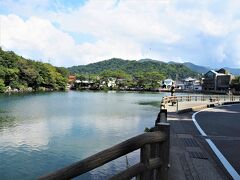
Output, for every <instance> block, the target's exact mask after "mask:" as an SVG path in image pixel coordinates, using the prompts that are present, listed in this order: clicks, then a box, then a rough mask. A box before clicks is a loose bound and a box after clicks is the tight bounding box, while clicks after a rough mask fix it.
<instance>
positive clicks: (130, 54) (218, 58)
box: [0, 0, 240, 68]
mask: <svg viewBox="0 0 240 180" xmlns="http://www.w3.org/2000/svg"><path fill="white" fill-rule="evenodd" d="M239 9H240V1H239V0H229V1H226V0H201V1H194V0H0V46H1V47H2V48H3V49H4V50H12V51H14V52H16V53H17V54H19V55H22V56H23V57H26V58H30V59H34V60H37V61H42V62H49V63H51V64H53V65H56V66H65V67H70V66H73V65H84V64H89V63H93V62H98V61H101V60H105V59H110V58H113V57H117V58H123V59H129V60H139V59H145V58H151V59H155V60H160V61H164V62H168V61H176V62H192V63H195V64H198V65H204V66H209V67H212V68H219V67H226V66H228V67H234V68H240V11H239Z"/></svg>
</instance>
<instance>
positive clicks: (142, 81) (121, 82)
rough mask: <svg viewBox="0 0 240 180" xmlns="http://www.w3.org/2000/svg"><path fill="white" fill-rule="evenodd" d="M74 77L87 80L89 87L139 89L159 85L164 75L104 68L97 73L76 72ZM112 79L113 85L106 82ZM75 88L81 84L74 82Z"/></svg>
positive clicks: (154, 87)
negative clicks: (129, 72) (131, 72)
mask: <svg viewBox="0 0 240 180" xmlns="http://www.w3.org/2000/svg"><path fill="white" fill-rule="evenodd" d="M76 78H77V79H78V80H80V81H88V82H89V84H90V83H91V87H90V89H95V90H97V89H115V90H119V89H124V90H130V89H133V88H134V89H139V90H140V89H141V90H151V89H156V88H159V87H160V84H161V81H162V80H163V79H164V78H165V75H164V74H162V73H160V72H158V71H150V72H141V71H139V72H135V73H133V74H128V73H126V72H124V71H122V70H105V71H102V72H100V73H98V74H76ZM111 80H114V83H115V86H110V85H108V84H107V83H108V82H109V81H111ZM75 88H76V89H81V85H79V84H76V83H75Z"/></svg>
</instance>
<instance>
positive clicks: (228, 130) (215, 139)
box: [193, 104, 240, 179]
mask: <svg viewBox="0 0 240 180" xmlns="http://www.w3.org/2000/svg"><path fill="white" fill-rule="evenodd" d="M193 119H194V120H195V121H196V123H195V124H196V125H197V124H198V125H199V127H198V129H200V131H201V130H202V132H201V134H202V135H204V133H205V134H206V136H207V139H210V141H211V143H213V146H215V147H216V148H217V149H218V150H219V151H220V154H222V155H223V158H225V160H227V161H225V160H224V161H222V160H220V161H221V162H223V164H224V163H225V165H224V166H225V168H226V167H227V168H228V167H230V166H232V167H230V168H229V170H228V172H229V171H232V172H229V173H230V174H231V173H233V175H232V177H235V179H238V178H239V179H240V176H239V175H240V105H239V104H235V105H226V106H221V107H217V108H211V109H206V110H204V111H201V112H198V113H196V114H195V116H193ZM208 144H209V145H210V143H209V142H208ZM210 146H211V145H210ZM211 148H212V147H211ZM212 149H214V148H212ZM216 151H217V150H216ZM215 154H219V153H218V152H217V153H216V152H215ZM217 156H218V155H217ZM219 159H221V157H220V158H219ZM228 163H229V164H230V165H229V164H228ZM227 168H226V169H227ZM231 168H232V169H231ZM234 170H235V172H234ZM234 173H235V174H234ZM234 175H235V176H234Z"/></svg>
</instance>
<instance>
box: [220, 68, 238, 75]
mask: <svg viewBox="0 0 240 180" xmlns="http://www.w3.org/2000/svg"><path fill="white" fill-rule="evenodd" d="M224 69H226V70H227V71H228V72H230V73H231V74H233V75H235V76H240V69H236V68H229V67H224Z"/></svg>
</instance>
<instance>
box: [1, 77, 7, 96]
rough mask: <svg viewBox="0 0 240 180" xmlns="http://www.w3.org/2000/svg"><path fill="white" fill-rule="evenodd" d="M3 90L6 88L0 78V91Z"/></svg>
mask: <svg viewBox="0 0 240 180" xmlns="http://www.w3.org/2000/svg"><path fill="white" fill-rule="evenodd" d="M5 90H6V87H5V84H4V81H3V80H2V79H0V92H1V93H3V92H5Z"/></svg>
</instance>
